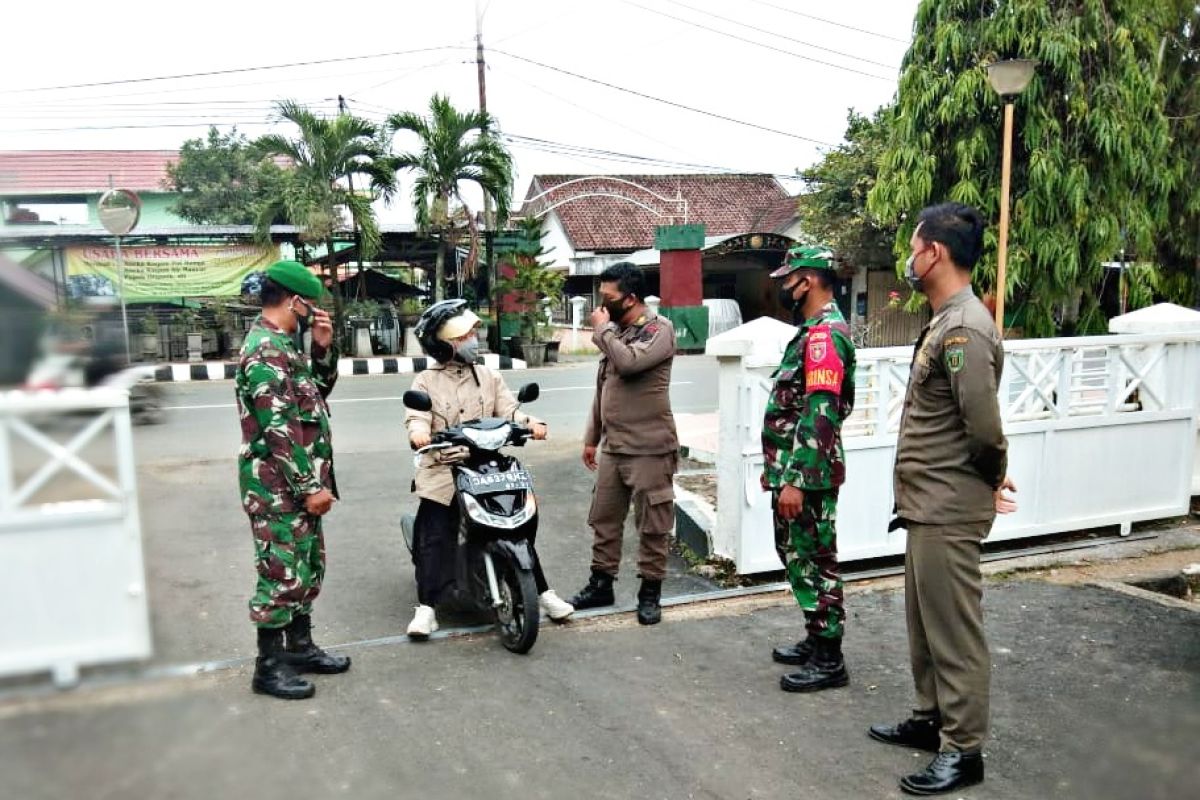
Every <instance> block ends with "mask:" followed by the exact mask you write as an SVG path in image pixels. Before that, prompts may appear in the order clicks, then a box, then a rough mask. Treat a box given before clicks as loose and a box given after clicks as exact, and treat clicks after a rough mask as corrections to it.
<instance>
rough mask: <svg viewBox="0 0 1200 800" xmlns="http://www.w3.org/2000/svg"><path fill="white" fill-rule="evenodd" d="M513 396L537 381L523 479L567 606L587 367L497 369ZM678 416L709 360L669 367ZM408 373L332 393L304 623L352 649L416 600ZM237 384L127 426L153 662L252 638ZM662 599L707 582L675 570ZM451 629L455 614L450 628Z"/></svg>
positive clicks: (591, 368) (698, 402)
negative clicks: (333, 472)
mask: <svg viewBox="0 0 1200 800" xmlns="http://www.w3.org/2000/svg"><path fill="white" fill-rule="evenodd" d="M504 376H505V379H506V381H507V382H508V384H509V386H510V387H512V388H513V389H514V391H515V390H516V388H517V387H518V386H520V385H521V384H523V383H526V382H529V381H536V382H537V383H538V385H539V386H540V388H541V390H542V396H541V398H540V399H539V400H537V401H536V402H535V403H533V404H530V405H529V407H528V408H527V410H528V411H529V412H530V413H531V414H534V415H536V416H538V417H540V418H542V419H544V420H546V421H547V423H548V424H549V426H550V439H549V440H548V441H546V442H535V443H530V444H529V445H528V446H526V447H525V448H524V450H523V451H521V452H520V453H519V455H520V457H521V458H522V460H523V461H524V462H525V464H526V466H528V467H529V468H530V470H531V471H532V473H533V475H534V481H535V486H536V487H537V491H538V494H539V498H540V500H541V502H540V503H539V508H540V510H541V514H542V518H541V523H540V530H539V536H538V551H539V553H540V554H541V556H542V561H543V564H544V566H545V568H546V572H547V575H548V577H549V580H550V584H551V586H552V587H554V588H555V589H557V590H558V592H559V594H560V595H562V596H564V597H570V595H572V594H574V592H575V591H576V590H578V589H579V588H580V587H581V586H582V585H583V583H584V582H585V581H586V579H587V575H588V565H589V563H590V555H591V554H590V546H591V533H590V530H589V529H588V528H587V525H586V515H587V508H588V504H589V503H590V500H591V490H592V475H591V473H589V472H588V471H587V470H586V469H585V468H584V467H583V465H582V464H581V463H580V459H579V453H580V449H581V440H582V434H583V428H584V422H585V420H586V417H587V414H588V413H589V410H590V404H591V401H592V394H593V386H594V384H593V382H594V379H595V364H594V363H579V364H566V365H561V366H557V367H552V368H545V369H538V370H522V371H506V372H505V373H504ZM673 379H674V382H673V386H672V403H673V406H674V408H675V410H676V411H677V412H693V413H694V412H702V411H712V410H713V409H715V407H716V395H717V389H716V363H715V361H713V360H712V359H708V358H704V357H684V358H679V359H678V360H677V361H676V366H675V371H674V374H673ZM411 383H412V376H411V375H381V376H369V377H368V376H364V377H344V378H342V379H340V380H339V382H338V384H337V386H336V387H335V389H334V393H333V395H332V396H331V400H332V412H333V435H334V449H335V454H336V455H335V458H336V462H335V463H336V466H337V473H338V485H339V488H340V489H341V493H342V501H341V502H340V503H339V504H338V505H337V506H336V507H335V509H334V511H333V512H332V513H331V514H330V516H329V517H327V518H326V519H327V523H326V548H327V553H328V562H329V567H328V572H327V576H326V581H325V585H324V588H323V592H322V596H321V597H320V598H319V599H318V601H317V604H316V608H315V610H314V615H313V616H314V622H315V624H316V626H317V629H318V632H319V633H320V634H321V637H322V639H324V640H325V641H327V642H331V643H338V642H354V641H361V640H364V639H371V638H376V637H383V636H394V635H397V634H400V633H403V631H404V628H405V627H406V626H407V624H408V620H409V618H410V616H411V613H412V607H413V605H414V604H415V603H416V587H415V583H414V579H413V573H412V566H411V561H410V558H409V555H408V552H407V550H406V549H405V547H404V544H403V540H402V539H401V537H400V533H399V519H400V517H401V515H402V514H403V513H405V512H407V511H410V510H415V506H416V501H415V497H414V496H413V495H412V494H411V493H410V491H409V486H410V482H411V479H412V457H411V451H410V450H409V449H408V446H407V444H406V443H405V440H404V436H403V433H404V429H403V425H402V419H403V407H402V404H401V401H400V397H401V395H402V394H403V393H404V391H405V390H406V389H408V388H409V386H410V385H411ZM232 391H233V385H232V383H230V382H227V381H222V382H215V383H207V382H197V383H183V384H178V385H169V386H168V387H167V388H166V390H165V406H166V415H165V419H164V422H163V424H160V425H152V426H140V427H137V428H136V429H135V448H136V452H137V463H138V482H139V487H138V488H139V495H140V499H141V515H142V531H143V540H144V547H145V553H146V571H147V576H148V586H149V593H150V607H151V621H152V626H153V631H154V640H155V661H156V662H158V663H178V662H196V661H212V660H222V659H226V658H230V657H238V656H244V655H248V654H250V653H251V652H252V650H253V644H254V641H253V631H252V629H251V627H250V625H249V622H248V620H247V609H246V604H247V600H248V598H249V595H250V592H251V591H252V589H253V581H254V572H253V561H252V558H253V550H252V545H251V539H250V536H249V527H248V525H247V522H246V518H245V515H244V514H243V513H242V511H241V508H240V505H239V499H238V495H237V478H236V467H235V462H234V455H235V453H236V450H237V446H238V427H237V417H236V412H235V410H234V407H233V400H232ZM635 549H636V537H635V536H633V535H627V536H626V542H625V554H626V555H625V562H624V563H625V564H626V565H627V567H626V568H625V569H624V570H623V571H622V573H621V576H620V579H619V581H618V584H617V588H618V593H619V598H618V600H619V601H623V602H631V601H632V599H633V596H634V594H635V593H636V590H637V580H636V578H635V577H634V574H635V568H634V566H633V565H634V564H635V557H634V553H635ZM672 567H673V568H672V573H671V577H670V578H669V579H668V581H667V584H666V586H665V590H664V591H665V594H667V595H671V594H679V593H684V592H690V591H695V590H696V589H698V588H706V587H707V584H704V583H703V582H701V581H699V580H698V579H697V578H695V577H694V576H690V575H688V574H686V573H685V572H684V571H683V569H682V564H680V563H678V562H674V563H673V565H672ZM443 621H444V622H449V623H451V624H454V623H455V622H458V623H459V624H462V623H464V622H466V621H465V620H457V621H456V620H454V619H453V618H450V619H445V620H443Z"/></svg>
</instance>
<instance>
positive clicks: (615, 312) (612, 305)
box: [602, 294, 629, 322]
mask: <svg viewBox="0 0 1200 800" xmlns="http://www.w3.org/2000/svg"><path fill="white" fill-rule="evenodd" d="M626 297H629V295H627V294H623V295H621V296H620V297H618V298H617V299H616V300H605V301H604V303H603V304H602V305H603V306H604V310H605V311H607V312H608V315H609V316H610V317H612V321H613V322H620V321H621V317H623V316H625V311H626V310H627V309H626V308H625V307H624V306H622V305H621V303H623V302H624V301H625V298H626Z"/></svg>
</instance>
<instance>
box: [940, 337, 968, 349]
mask: <svg viewBox="0 0 1200 800" xmlns="http://www.w3.org/2000/svg"><path fill="white" fill-rule="evenodd" d="M968 341H970V340H969V339H967V337H966V336H947V337H946V340H945V341H944V342H942V345H943V346H945V347H953V346H954V345H956V344H966V343H967V342H968Z"/></svg>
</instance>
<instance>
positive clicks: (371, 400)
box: [162, 381, 693, 411]
mask: <svg viewBox="0 0 1200 800" xmlns="http://www.w3.org/2000/svg"><path fill="white" fill-rule="evenodd" d="M692 383H693V382H692V381H671V385H672V386H691V385H692ZM595 388H596V386H595V384H588V385H587V386H553V387H550V388H548V389H542V394H545V393H547V392H577V391H583V390H584V389H595ZM402 399H403V398H402V397H346V398H334V399H333V400H330V401H329V404H330V405H340V404H342V403H391V402H398V401H400V400H402ZM233 407H234V404H233V403H214V404H211V405H194V406H163V408H162V410H163V411H192V410H197V409H205V408H233Z"/></svg>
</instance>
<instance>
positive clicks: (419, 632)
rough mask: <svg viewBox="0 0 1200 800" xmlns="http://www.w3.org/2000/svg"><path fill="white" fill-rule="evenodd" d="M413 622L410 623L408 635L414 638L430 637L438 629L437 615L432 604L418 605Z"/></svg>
mask: <svg viewBox="0 0 1200 800" xmlns="http://www.w3.org/2000/svg"><path fill="white" fill-rule="evenodd" d="M416 609H417V612H416V613H415V614H413V619H412V622H410V623H408V635H409V636H411V637H412V638H414V639H428V638H429V634H431V633H433V632H434V631H436V630H437V629H438V624H437V616H436V615H435V614H434V613H433V608H431V607H430V606H417V607H416Z"/></svg>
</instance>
